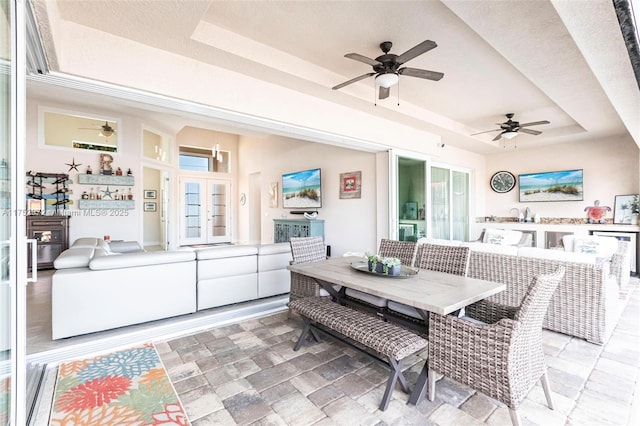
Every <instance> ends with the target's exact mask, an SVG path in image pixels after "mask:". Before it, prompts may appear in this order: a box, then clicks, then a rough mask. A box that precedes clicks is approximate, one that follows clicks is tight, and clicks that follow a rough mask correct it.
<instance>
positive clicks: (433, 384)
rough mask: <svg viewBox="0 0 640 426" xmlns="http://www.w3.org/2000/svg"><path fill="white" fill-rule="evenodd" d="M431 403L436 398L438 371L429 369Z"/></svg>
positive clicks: (429, 396)
mask: <svg viewBox="0 0 640 426" xmlns="http://www.w3.org/2000/svg"><path fill="white" fill-rule="evenodd" d="M427 397H428V398H429V401H433V400H434V399H435V397H436V370H432V369H431V368H430V369H429V394H428V396H427Z"/></svg>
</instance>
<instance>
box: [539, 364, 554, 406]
mask: <svg viewBox="0 0 640 426" xmlns="http://www.w3.org/2000/svg"><path fill="white" fill-rule="evenodd" d="M540 383H542V389H543V390H544V396H545V397H546V398H547V405H548V406H549V409H551V410H553V400H552V399H551V387H550V386H549V377H547V372H546V371H545V372H544V373H542V377H540Z"/></svg>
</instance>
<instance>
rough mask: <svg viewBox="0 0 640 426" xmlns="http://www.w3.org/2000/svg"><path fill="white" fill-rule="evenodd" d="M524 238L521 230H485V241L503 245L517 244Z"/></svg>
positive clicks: (483, 239) (483, 240)
mask: <svg viewBox="0 0 640 426" xmlns="http://www.w3.org/2000/svg"><path fill="white" fill-rule="evenodd" d="M521 238H522V232H521V231H513V230H511V229H492V228H487V229H485V230H484V237H483V238H482V242H483V243H488V244H497V245H501V246H516V245H518V243H519V242H520V239H521Z"/></svg>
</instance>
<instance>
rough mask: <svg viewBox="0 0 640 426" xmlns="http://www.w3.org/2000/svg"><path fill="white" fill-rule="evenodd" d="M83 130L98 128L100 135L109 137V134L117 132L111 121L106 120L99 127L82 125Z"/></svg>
mask: <svg viewBox="0 0 640 426" xmlns="http://www.w3.org/2000/svg"><path fill="white" fill-rule="evenodd" d="M80 129H81V130H97V131H99V132H100V133H99V135H100V136H104V137H105V138H108V137H109V136H111V135H113V134H115V133H116V130H115V129H114V128H113V127H111V126H110V125H109V122H107V121H105V122H104V124H103V125H102V126H100V128H99V129H97V128H94V127H80Z"/></svg>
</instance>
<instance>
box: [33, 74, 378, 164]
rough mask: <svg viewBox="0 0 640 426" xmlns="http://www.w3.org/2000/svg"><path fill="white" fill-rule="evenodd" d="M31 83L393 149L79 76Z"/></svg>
mask: <svg viewBox="0 0 640 426" xmlns="http://www.w3.org/2000/svg"><path fill="white" fill-rule="evenodd" d="M27 80H28V81H33V82H38V83H43V84H51V85H54V86H58V87H63V88H69V89H75V90H80V91H84V92H87V93H92V94H99V95H104V96H108V97H112V98H116V99H123V100H127V101H133V102H137V103H140V104H143V105H149V106H155V107H162V108H167V109H170V110H175V111H181V112H188V113H193V114H199V115H202V116H206V117H211V118H215V119H219V120H223V121H226V122H230V123H234V124H238V125H241V126H243V127H249V128H251V129H254V130H257V131H261V132H270V133H271V134H276V135H280V136H286V137H291V138H298V139H304V140H308V141H311V142H318V143H325V144H329V145H335V146H341V147H345V148H352V149H357V150H360V151H368V152H379V151H386V150H387V149H389V147H388V146H386V145H382V144H379V143H375V142H371V141H367V140H364V139H359V138H354V137H351V136H345V135H340V134H336V133H331V132H326V131H323V130H318V129H313V128H310V127H304V126H299V125H295V124H292V123H287V122H282V121H276V120H271V119H267V118H263V117H258V116H254V115H250V114H245V113H241V112H237V111H231V110H227V109H224V108H218V107H214V106H210V105H205V104H200V103H197V102H192V101H187V100H183V99H178V98H172V97H169V96H165V95H160V94H157V93H152V92H145V91H142V90H138V89H133V88H130V87H124V86H118V85H114V84H109V83H105V82H101V81H96V80H90V79H86V78H82V77H78V76H72V75H68V74H63V73H58V72H55V71H52V72H50V73H48V74H33V75H27Z"/></svg>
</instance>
